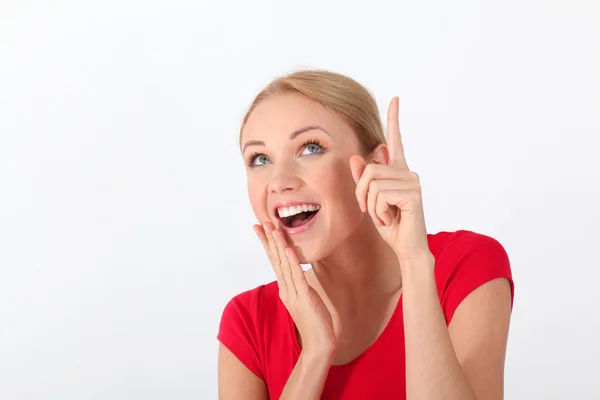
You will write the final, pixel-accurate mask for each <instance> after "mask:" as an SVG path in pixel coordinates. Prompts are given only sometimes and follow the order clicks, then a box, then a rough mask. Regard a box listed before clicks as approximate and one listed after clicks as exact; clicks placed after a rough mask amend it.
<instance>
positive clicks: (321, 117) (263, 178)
mask: <svg viewBox="0 0 600 400" xmlns="http://www.w3.org/2000/svg"><path fill="white" fill-rule="evenodd" d="M242 154H243V157H244V161H245V163H246V172H247V178H248V195H249V198H250V203H251V205H252V209H253V210H254V214H255V215H256V218H257V219H258V220H259V221H260V222H265V221H271V222H272V223H273V224H274V225H275V227H276V228H278V229H281V230H283V231H284V232H285V233H286V237H287V238H288V241H289V242H290V244H292V245H293V246H294V249H295V250H296V252H297V254H298V256H299V259H300V262H301V263H310V262H313V261H316V260H320V259H323V258H325V257H326V256H327V255H328V254H330V253H331V252H332V251H333V250H334V249H335V248H336V247H337V246H338V245H339V244H340V243H342V242H343V241H344V240H345V239H346V238H347V237H348V236H349V235H350V234H352V233H353V232H354V231H355V230H356V228H357V227H358V226H359V224H360V222H361V220H362V218H363V213H362V212H361V211H360V208H359V205H358V202H357V200H356V196H355V188H356V184H355V183H354V180H353V178H352V174H351V172H350V166H349V163H348V160H349V159H350V157H351V156H352V155H354V154H360V145H359V142H358V138H357V137H356V134H355V133H354V131H353V130H352V129H351V127H350V126H349V125H348V124H347V123H346V121H345V120H344V118H342V117H341V116H340V115H338V114H336V113H334V112H332V111H329V110H327V109H326V108H324V107H323V106H321V105H320V104H318V103H316V102H314V101H312V100H310V99H309V98H307V97H305V96H303V95H301V94H299V93H285V94H279V95H274V96H271V97H269V98H267V99H266V100H264V101H262V102H261V103H260V104H259V105H258V106H257V107H256V108H255V109H254V111H253V112H252V114H251V115H250V117H249V119H248V121H247V124H246V126H245V127H244V130H243V132H242Z"/></svg>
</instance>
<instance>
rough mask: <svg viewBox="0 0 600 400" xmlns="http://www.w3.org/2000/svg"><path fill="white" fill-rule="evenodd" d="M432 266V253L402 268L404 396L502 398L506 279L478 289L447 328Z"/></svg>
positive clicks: (507, 317) (448, 399)
mask: <svg viewBox="0 0 600 400" xmlns="http://www.w3.org/2000/svg"><path fill="white" fill-rule="evenodd" d="M433 265H434V258H433V257H423V258H422V259H419V260H414V261H413V262H412V265H407V264H406V262H405V263H404V266H403V267H402V281H403V289H402V291H403V293H402V297H403V299H402V306H403V312H404V332H405V343H406V398H407V399H408V400H414V399H419V400H429V399H436V400H437V399H445V400H453V399H456V400H468V399H476V400H487V399H490V400H491V399H494V400H495V399H502V398H503V381H504V359H505V352H506V342H507V338H508V327H509V321H510V312H511V289H510V285H509V283H508V281H507V280H506V279H495V280H492V281H489V282H487V283H485V284H483V285H481V286H480V287H479V288H477V289H475V290H474V291H473V292H472V293H471V294H469V295H468V296H467V297H466V298H465V299H464V300H463V301H462V302H461V304H460V305H459V306H458V308H457V309H456V312H455V313H454V316H453V318H452V321H451V323H450V326H449V327H447V326H446V321H445V318H444V314H443V312H442V308H441V305H440V300H439V296H438V293H437V288H436V284H435V276H434V272H433V271H434V268H433Z"/></svg>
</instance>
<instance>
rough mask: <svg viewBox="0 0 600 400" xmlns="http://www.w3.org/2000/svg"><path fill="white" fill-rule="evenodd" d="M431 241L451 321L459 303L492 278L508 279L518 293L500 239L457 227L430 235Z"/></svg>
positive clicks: (436, 272)
mask: <svg viewBox="0 0 600 400" xmlns="http://www.w3.org/2000/svg"><path fill="white" fill-rule="evenodd" d="M428 240H429V248H430V251H431V253H432V254H433V256H434V258H435V279H436V284H437V288H438V293H439V295H440V299H441V301H442V306H443V307H444V311H445V315H446V318H447V320H448V321H449V320H450V318H451V317H452V314H453V312H454V309H455V308H456V307H457V306H458V304H459V303H460V302H461V301H462V300H463V299H464V298H465V297H466V296H467V295H468V294H469V293H471V292H472V291H473V290H475V289H476V288H477V287H479V286H481V285H482V284H484V283H486V282H488V281H491V280H493V279H497V278H506V279H507V280H508V282H509V284H510V287H511V293H514V282H513V279H512V269H511V264H510V260H509V256H508V253H507V251H506V249H505V248H504V246H503V245H502V244H501V243H500V241H499V240H497V239H496V238H494V237H492V236H489V235H486V234H483V233H478V232H474V231H469V230H457V231H453V232H448V231H441V232H438V233H435V234H430V235H428Z"/></svg>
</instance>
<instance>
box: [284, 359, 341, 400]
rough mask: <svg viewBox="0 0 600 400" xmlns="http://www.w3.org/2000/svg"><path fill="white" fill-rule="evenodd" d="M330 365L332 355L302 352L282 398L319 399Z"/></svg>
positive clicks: (290, 399) (286, 399)
mask: <svg viewBox="0 0 600 400" xmlns="http://www.w3.org/2000/svg"><path fill="white" fill-rule="evenodd" d="M330 366H331V357H330V356H328V355H324V356H310V355H307V354H304V352H302V353H301V354H300V358H299V359H298V362H297V363H296V366H295V367H294V370H293V371H292V374H291V375H290V377H289V379H288V381H287V383H286V384H285V388H284V389H283V393H282V394H281V397H280V400H292V399H294V400H295V399H302V400H319V399H320V398H321V394H322V392H323V387H324V386H325V380H326V379H327V373H328V372H329V367H330Z"/></svg>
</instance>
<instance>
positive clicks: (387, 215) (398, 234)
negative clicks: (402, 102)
mask: <svg viewBox="0 0 600 400" xmlns="http://www.w3.org/2000/svg"><path fill="white" fill-rule="evenodd" d="M398 111H399V100H398V98H397V97H394V98H393V99H392V101H391V102H390V106H389V109H388V125H387V147H388V151H389V153H388V163H387V165H385V164H368V165H367V163H366V162H365V160H364V159H363V158H362V157H361V156H359V155H355V156H352V157H351V158H350V168H351V170H352V176H353V177H354V180H355V182H356V198H357V200H358V203H359V205H360V207H361V209H362V210H363V212H366V211H368V212H369V214H370V216H371V218H372V219H373V222H374V223H375V225H376V226H377V228H378V230H379V233H380V234H381V236H382V237H383V238H384V239H385V241H386V242H387V243H388V244H389V245H390V246H391V247H392V248H393V249H394V251H395V252H396V254H397V255H398V258H399V259H400V260H401V261H402V260H411V259H414V258H417V257H421V256H424V255H430V254H431V253H430V251H429V245H428V242H427V229H426V227H425V216H424V213H423V202H422V198H421V185H420V181H419V176H418V175H417V173H415V172H412V171H411V170H410V169H409V168H408V164H407V163H406V157H405V155H404V146H403V145H402V137H401V135H400V122H399V119H398Z"/></svg>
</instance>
